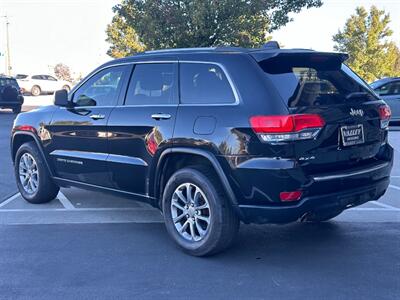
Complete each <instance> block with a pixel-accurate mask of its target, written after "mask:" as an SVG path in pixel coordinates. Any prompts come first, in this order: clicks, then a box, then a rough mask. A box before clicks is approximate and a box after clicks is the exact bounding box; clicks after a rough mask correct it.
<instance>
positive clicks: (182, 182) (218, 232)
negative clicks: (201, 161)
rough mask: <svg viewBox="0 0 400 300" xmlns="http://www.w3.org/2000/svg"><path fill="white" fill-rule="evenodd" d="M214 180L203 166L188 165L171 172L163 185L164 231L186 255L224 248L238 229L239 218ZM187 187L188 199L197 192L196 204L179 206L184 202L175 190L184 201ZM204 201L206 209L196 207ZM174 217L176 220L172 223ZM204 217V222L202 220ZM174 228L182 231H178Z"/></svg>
mask: <svg viewBox="0 0 400 300" xmlns="http://www.w3.org/2000/svg"><path fill="white" fill-rule="evenodd" d="M218 183H219V179H218V178H216V176H215V175H214V174H213V172H211V171H210V170H208V169H207V168H203V167H189V168H184V169H182V170H179V171H177V172H175V173H174V174H173V175H172V176H171V178H170V179H169V180H168V182H167V184H166V186H165V189H164V194H163V199H162V210H163V214H164V220H165V225H166V228H167V231H168V233H169V235H170V236H171V237H172V239H173V240H174V241H175V242H176V243H177V244H178V245H179V246H180V247H181V248H182V249H183V250H184V251H185V252H186V253H188V254H190V255H193V256H209V255H213V254H216V253H218V252H221V251H223V250H225V249H226V248H228V247H229V246H231V244H232V243H233V241H234V239H235V237H236V235H237V232H238V230H239V226H240V221H239V218H238V216H237V215H236V213H235V212H234V210H233V208H232V206H231V204H230V203H229V201H228V199H227V198H226V196H225V193H224V192H223V191H222V188H221V186H220V184H218ZM188 186H191V188H190V189H191V190H192V193H191V194H192V197H191V198H192V199H193V198H196V197H194V195H195V194H197V195H198V197H197V201H196V202H197V207H196V205H195V206H193V207H190V206H189V208H185V206H182V205H183V203H184V202H183V200H182V198H180V197H179V196H178V193H179V192H180V193H182V194H181V195H186V200H187V190H188V189H189V188H188ZM185 189H186V190H185ZM172 203H174V204H172ZM207 204H208V209H207V208H205V209H201V208H200V207H204V206H206V205H207ZM175 205H179V206H180V207H181V208H183V209H185V210H180V209H178V208H177V206H175ZM196 208H199V209H198V210H196ZM174 217H175V218H177V217H179V218H180V220H179V221H178V222H176V223H174V220H173V218H174ZM200 217H201V218H203V219H201V218H200ZM179 218H177V219H179ZM207 218H208V222H205V221H204V219H207ZM187 222H188V224H187V225H186V227H185V224H186V223H187ZM192 226H193V227H192ZM198 226H200V228H199V227H198ZM177 227H180V229H181V230H182V231H183V233H179V232H178V228H177ZM184 228H185V229H184ZM192 230H193V233H192ZM201 231H202V233H201Z"/></svg>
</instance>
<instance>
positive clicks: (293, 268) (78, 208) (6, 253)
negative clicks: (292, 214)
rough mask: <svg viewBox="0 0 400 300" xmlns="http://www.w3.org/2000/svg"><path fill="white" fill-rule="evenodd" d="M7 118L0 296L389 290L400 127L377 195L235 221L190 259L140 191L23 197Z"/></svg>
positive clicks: (0, 163) (399, 197) (399, 193)
mask: <svg viewBox="0 0 400 300" xmlns="http://www.w3.org/2000/svg"><path fill="white" fill-rule="evenodd" d="M13 118H14V115H13V114H12V113H9V112H6V111H1V112H0V167H1V172H0V237H1V242H0V270H1V272H0V299H3V298H4V299H16V298H22V299H59V298H63V299H77V298H84V299H93V298H95V299H131V298H134V299H154V298H173V299H197V298H204V297H206V298H208V299H221V298H224V299H225V298H229V299H265V298H272V299H285V298H290V299H292V298H293V299H294V298H298V297H299V295H301V297H302V298H305V299H358V298H362V299H398V295H399V292H400V280H399V278H398V274H399V271H400V269H399V265H398V261H399V260H400V251H399V249H400V239H399V236H400V161H399V157H400V153H399V150H400V131H391V132H390V139H391V143H392V145H393V146H394V148H395V149H396V150H395V151H396V154H395V157H396V159H395V166H394V168H393V172H392V175H393V176H392V177H391V185H390V187H389V189H388V191H387V192H386V194H385V195H384V196H383V197H382V198H381V199H380V200H379V201H378V202H376V201H372V202H369V203H366V204H364V205H362V206H360V207H356V208H353V209H349V210H347V211H346V212H344V213H343V214H341V215H340V216H338V217H337V218H335V219H334V220H333V221H332V222H327V223H324V224H307V223H294V224H289V225H284V226H277V225H244V226H241V228H240V232H239V236H238V239H237V241H236V243H235V245H233V247H232V248H231V249H230V250H229V251H226V252H224V253H222V254H220V255H218V256H216V257H210V258H206V259H199V258H196V257H191V256H188V255H185V254H183V253H182V252H181V251H180V250H179V249H178V248H177V247H176V246H175V245H174V243H173V242H172V241H171V239H169V238H168V235H167V233H166V230H165V226H164V224H162V223H163V219H162V216H161V214H160V212H159V211H158V210H156V209H154V208H152V207H150V206H149V205H147V204H144V203H140V202H137V201H132V200H128V199H125V198H121V197H116V196H112V195H109V194H104V193H98V192H91V191H84V190H81V189H76V188H70V189H61V191H60V193H59V194H58V196H57V199H55V200H53V201H52V202H50V203H47V204H40V205H33V204H29V203H27V202H26V201H25V200H24V199H23V198H22V197H21V195H20V194H19V193H18V192H17V188H16V185H15V179H14V175H13V167H12V163H11V159H10V155H9V133H10V129H11V126H12V121H13ZM188 283H189V284H190V288H188ZM367 283H368V284H367ZM372 283H373V284H372ZM221 295H223V296H221Z"/></svg>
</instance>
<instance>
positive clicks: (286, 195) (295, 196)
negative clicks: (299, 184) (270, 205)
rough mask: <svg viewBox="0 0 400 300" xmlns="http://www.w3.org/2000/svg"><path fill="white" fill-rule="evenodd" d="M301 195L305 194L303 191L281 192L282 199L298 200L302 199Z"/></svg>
mask: <svg viewBox="0 0 400 300" xmlns="http://www.w3.org/2000/svg"><path fill="white" fill-rule="evenodd" d="M301 195H303V192H302V191H294V192H281V193H280V194H279V197H280V198H281V201H297V200H300V198H301Z"/></svg>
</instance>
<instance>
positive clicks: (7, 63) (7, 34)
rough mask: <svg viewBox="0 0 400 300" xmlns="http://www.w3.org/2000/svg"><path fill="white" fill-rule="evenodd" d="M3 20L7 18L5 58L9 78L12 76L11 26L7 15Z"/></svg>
mask: <svg viewBox="0 0 400 300" xmlns="http://www.w3.org/2000/svg"><path fill="white" fill-rule="evenodd" d="M3 18H5V20H6V57H5V62H6V74H7V75H8V76H10V75H11V69H12V67H11V55H10V36H9V32H8V25H9V24H10V22H9V21H8V16H7V15H5V16H3Z"/></svg>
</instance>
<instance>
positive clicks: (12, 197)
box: [0, 193, 21, 208]
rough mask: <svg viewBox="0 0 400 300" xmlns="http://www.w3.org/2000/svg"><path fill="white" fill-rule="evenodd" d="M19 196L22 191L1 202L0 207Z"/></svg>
mask: <svg viewBox="0 0 400 300" xmlns="http://www.w3.org/2000/svg"><path fill="white" fill-rule="evenodd" d="M19 196H21V194H20V193H16V194H15V195H14V196H11V197H10V198H8V199H7V200H5V201H4V202H1V203H0V208H1V207H3V206H6V205H7V204H8V203H10V202H11V201H13V200H15V199H17V198H18V197H19Z"/></svg>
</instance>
